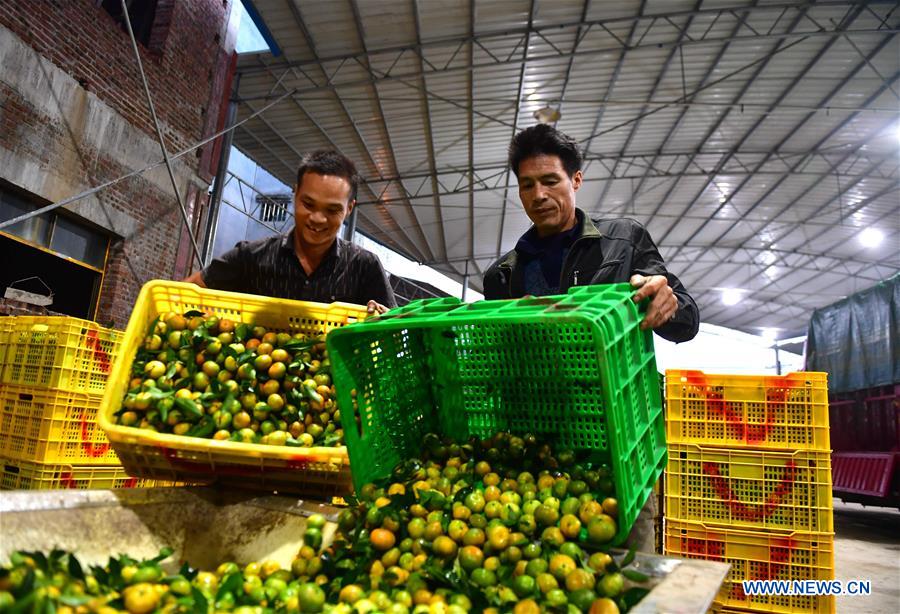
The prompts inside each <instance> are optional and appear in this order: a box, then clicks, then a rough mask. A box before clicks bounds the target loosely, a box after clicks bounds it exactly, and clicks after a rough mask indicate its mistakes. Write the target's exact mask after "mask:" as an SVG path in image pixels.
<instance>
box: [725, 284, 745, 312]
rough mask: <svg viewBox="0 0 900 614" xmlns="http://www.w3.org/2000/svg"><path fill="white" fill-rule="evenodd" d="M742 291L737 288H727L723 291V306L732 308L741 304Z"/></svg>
mask: <svg viewBox="0 0 900 614" xmlns="http://www.w3.org/2000/svg"><path fill="white" fill-rule="evenodd" d="M741 297H742V295H741V291H740V290H738V289H737V288H725V289H724V290H722V304H724V305H725V306H726V307H732V306H734V305H737V304H738V303H740V302H741Z"/></svg>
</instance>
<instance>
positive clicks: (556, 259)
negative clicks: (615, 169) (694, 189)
mask: <svg viewBox="0 0 900 614" xmlns="http://www.w3.org/2000/svg"><path fill="white" fill-rule="evenodd" d="M581 163H582V154H581V151H580V150H579V149H578V145H577V143H576V142H575V141H574V140H573V139H572V138H571V137H569V136H567V135H565V134H563V133H562V132H560V131H558V130H556V129H555V128H553V127H551V126H548V125H545V124H539V125H537V126H533V127H531V128H527V129H525V130H523V131H521V132H520V133H519V134H517V135H516V136H515V137H514V138H513V140H512V143H510V146H509V166H510V168H511V169H512V171H513V172H514V173H515V174H516V177H517V178H518V180H519V198H520V199H521V201H522V206H523V207H525V213H526V214H527V215H528V217H529V218H530V219H531V221H532V222H533V224H534V225H533V226H532V227H531V228H530V229H529V230H528V232H526V233H525V234H524V235H522V237H521V238H520V239H519V242H518V243H517V244H516V247H515V249H513V250H512V251H511V252H509V253H508V254H506V255H505V256H503V257H502V258H500V259H499V260H497V261H496V262H495V263H494V264H492V265H491V266H490V268H488V270H487V272H486V273H485V274H484V297H485V298H486V299H500V298H519V297H522V296H525V295H532V296H545V295H548V294H560V293H565V292H567V291H568V289H569V288H571V287H572V286H588V285H593V284H609V283H618V282H630V283H631V285H632V286H634V287H635V288H636V291H635V293H634V296H633V300H634V301H635V302H640V301H642V300H644V299H650V303H649V305H648V306H647V312H646V314H645V315H644V320H643V321H642V322H641V327H642V328H644V329H648V328H652V329H653V330H654V331H655V332H656V333H657V334H658V335H660V336H661V337H663V338H665V339H668V340H670V341H676V342H677V341H689V340H691V339H693V338H694V336H695V335H696V334H697V331H698V329H699V327H700V311H699V310H698V309H697V304H696V303H695V302H694V299H692V298H691V296H690V294H688V292H687V290H686V289H685V287H684V286H683V285H682V283H681V282H680V281H679V280H678V278H677V277H675V276H674V275H673V274H671V273H669V272H668V271H667V270H666V265H665V262H663V259H662V256H660V254H659V250H657V249H656V245H654V243H653V240H652V239H651V238H650V234H649V233H648V232H647V230H646V229H645V228H644V227H643V226H641V225H640V224H639V223H637V222H635V221H634V220H628V219H612V220H592V219H591V218H590V217H588V216H587V215H585V214H584V212H583V211H582V210H580V209H578V208H576V206H575V192H576V191H578V188H579V187H581V183H582V180H583V177H582V172H581ZM656 508H657V505H656V495H655V494H653V493H651V494H650V498H649V499H648V500H647V503H646V504H645V505H644V508H643V509H642V510H641V512H640V514H639V515H638V518H637V520H636V521H635V523H634V526H633V527H632V529H631V534H630V535H629V536H628V542H629V543H630V544H631V545H632V546H634V547H636V548H637V549H638V550H641V551H642V552H652V551H653V550H655V547H656V540H655V539H654V532H655V527H654V519H655V517H656V515H657V509H656Z"/></svg>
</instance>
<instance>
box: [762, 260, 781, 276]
mask: <svg viewBox="0 0 900 614" xmlns="http://www.w3.org/2000/svg"><path fill="white" fill-rule="evenodd" d="M763 275H765V276H766V277H768V278H769V279H775V278H776V277H778V267H777V266H775V265H774V264H773V265H770V266H767V267H766V268H765V270H764V271H763Z"/></svg>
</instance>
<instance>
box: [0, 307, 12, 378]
mask: <svg viewBox="0 0 900 614" xmlns="http://www.w3.org/2000/svg"><path fill="white" fill-rule="evenodd" d="M13 321H15V316H0V371H2V370H3V365H4V364H5V363H6V346H7V345H8V344H9V331H10V330H11V328H12V323H13Z"/></svg>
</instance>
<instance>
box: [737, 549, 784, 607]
mask: <svg viewBox="0 0 900 614" xmlns="http://www.w3.org/2000/svg"><path fill="white" fill-rule="evenodd" d="M772 542H773V543H770V544H769V561H768V563H767V564H766V565H765V566H764V567H763V570H762V571H761V572H760V573H757V574H756V577H754V578H747V580H775V579H776V578H778V576H780V575H781V573H782V572H783V571H784V568H785V567H787V565H788V563H789V562H790V560H791V552H792V551H793V550H794V547H795V546H794V540H792V539H791V538H790V537H787V538H775V539H773V540H772ZM731 593H732V595H733V596H734V597H735V598H737V599H747V595H746V593H744V585H743V583H742V582H740V581H735V582H734V583H733V584H732V587H731Z"/></svg>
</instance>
